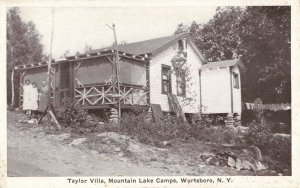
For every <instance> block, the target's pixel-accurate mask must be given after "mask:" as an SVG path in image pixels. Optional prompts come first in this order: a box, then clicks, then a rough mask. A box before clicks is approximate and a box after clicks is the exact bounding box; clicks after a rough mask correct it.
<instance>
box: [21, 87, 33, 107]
mask: <svg viewBox="0 0 300 188" xmlns="http://www.w3.org/2000/svg"><path fill="white" fill-rule="evenodd" d="M31 89H32V85H31V84H29V85H26V84H25V85H24V86H23V110H30V108H31V107H30V98H31Z"/></svg>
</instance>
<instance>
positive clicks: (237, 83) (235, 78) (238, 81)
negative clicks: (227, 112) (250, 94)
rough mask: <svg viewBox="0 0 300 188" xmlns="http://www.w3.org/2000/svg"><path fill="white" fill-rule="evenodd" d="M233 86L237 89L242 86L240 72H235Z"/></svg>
mask: <svg viewBox="0 0 300 188" xmlns="http://www.w3.org/2000/svg"><path fill="white" fill-rule="evenodd" d="M233 87H234V88H236V89H239V88H240V80H239V74H237V73H233Z"/></svg>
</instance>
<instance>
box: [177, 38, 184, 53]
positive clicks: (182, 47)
mask: <svg viewBox="0 0 300 188" xmlns="http://www.w3.org/2000/svg"><path fill="white" fill-rule="evenodd" d="M178 49H179V50H180V51H183V50H184V45H183V41H182V40H179V41H178Z"/></svg>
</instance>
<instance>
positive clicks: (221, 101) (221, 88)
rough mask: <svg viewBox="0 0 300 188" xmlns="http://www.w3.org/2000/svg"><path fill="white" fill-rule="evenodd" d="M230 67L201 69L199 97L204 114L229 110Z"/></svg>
mask: <svg viewBox="0 0 300 188" xmlns="http://www.w3.org/2000/svg"><path fill="white" fill-rule="evenodd" d="M229 69H230V68H229V67H226V68H217V69H206V70H203V71H201V94H202V95H201V97H202V111H203V113H204V114H214V113H230V112H231V87H230V70H229Z"/></svg>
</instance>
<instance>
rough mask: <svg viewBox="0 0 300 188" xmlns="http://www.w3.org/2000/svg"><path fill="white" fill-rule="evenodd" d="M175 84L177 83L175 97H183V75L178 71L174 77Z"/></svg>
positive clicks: (184, 84)
mask: <svg viewBox="0 0 300 188" xmlns="http://www.w3.org/2000/svg"><path fill="white" fill-rule="evenodd" d="M176 82H177V95H178V96H185V86H186V83H185V73H184V72H182V71H180V73H177V75H176Z"/></svg>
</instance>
